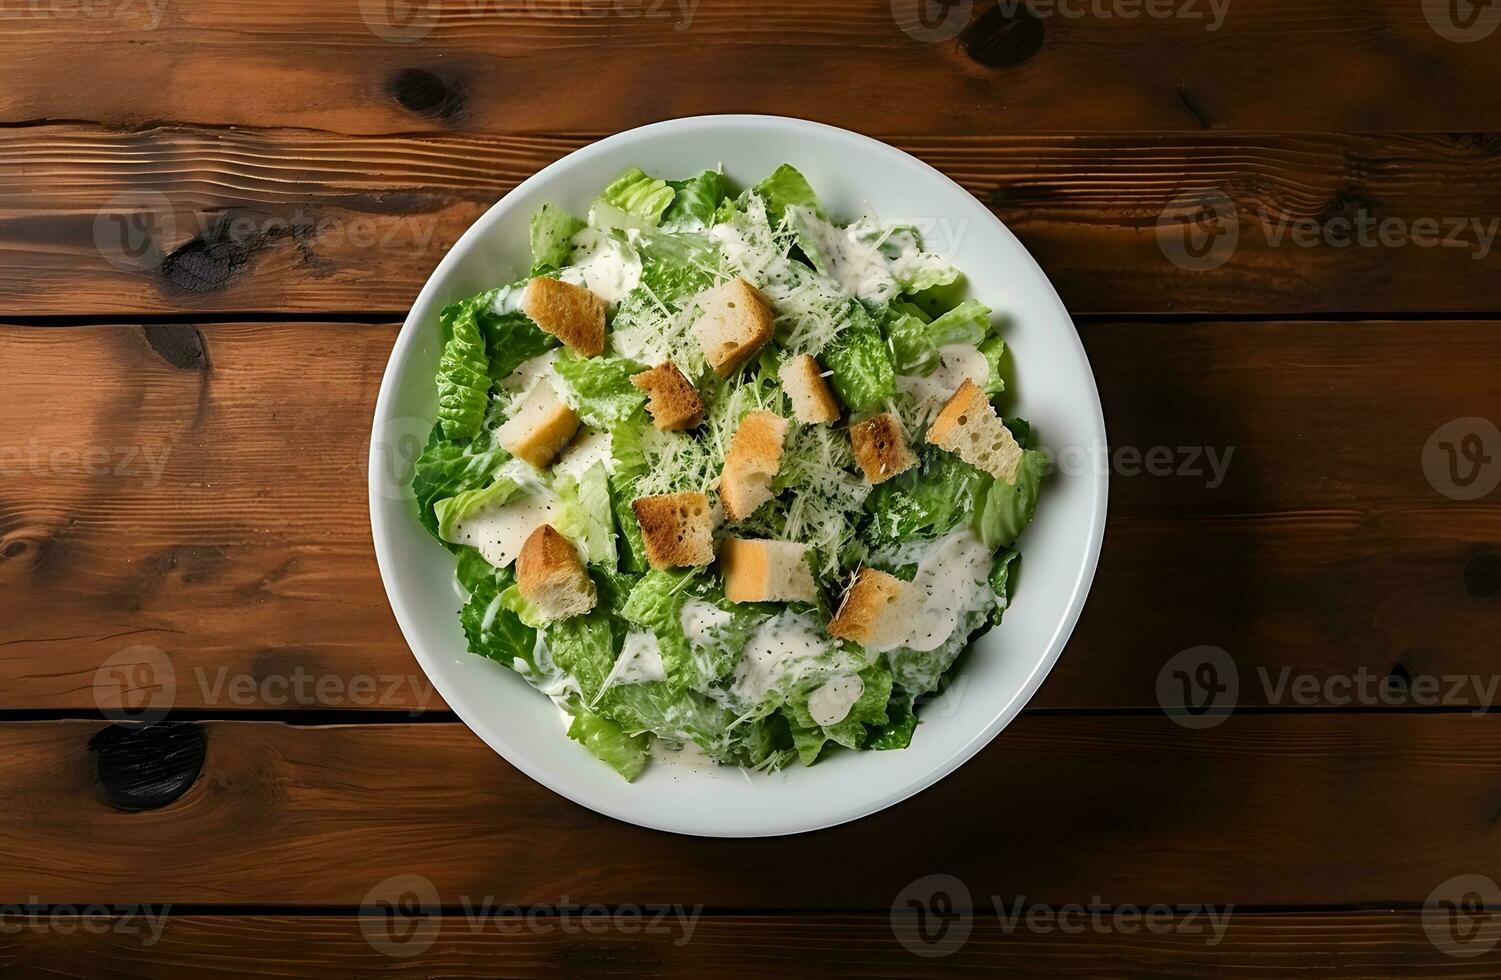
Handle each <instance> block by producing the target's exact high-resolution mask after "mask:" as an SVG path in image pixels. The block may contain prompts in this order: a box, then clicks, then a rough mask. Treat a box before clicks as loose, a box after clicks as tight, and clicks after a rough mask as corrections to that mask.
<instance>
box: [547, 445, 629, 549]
mask: <svg viewBox="0 0 1501 980" xmlns="http://www.w3.org/2000/svg"><path fill="white" fill-rule="evenodd" d="M555 489H556V490H557V494H558V497H559V498H560V499H561V500H562V502H563V506H562V509H561V510H560V512H559V513H558V515H557V517H556V518H555V519H554V520H553V524H554V526H556V527H557V529H558V531H559V533H561V534H562V535H563V536H564V537H566V538H568V539H569V540H570V541H572V542H573V543H574V545H575V546H576V547H577V548H578V549H579V551H580V552H581V553H582V554H583V556H584V561H585V562H587V563H588V564H590V565H602V566H604V567H605V568H608V569H610V570H611V571H614V570H615V568H616V567H617V559H616V554H615V521H614V518H613V516H612V512H611V509H610V484H609V477H608V476H607V475H606V473H605V466H604V464H603V463H595V464H594V465H593V466H591V467H589V468H588V469H587V470H585V471H584V472H583V474H582V475H581V476H580V477H579V478H578V479H576V480H575V479H574V478H573V477H572V476H568V475H564V476H562V477H561V478H559V479H558V481H557V483H556V485H555Z"/></svg>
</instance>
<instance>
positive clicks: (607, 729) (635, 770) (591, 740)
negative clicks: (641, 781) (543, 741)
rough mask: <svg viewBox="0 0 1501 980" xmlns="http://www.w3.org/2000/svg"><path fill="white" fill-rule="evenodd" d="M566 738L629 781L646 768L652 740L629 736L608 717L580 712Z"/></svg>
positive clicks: (571, 724) (640, 736)
mask: <svg viewBox="0 0 1501 980" xmlns="http://www.w3.org/2000/svg"><path fill="white" fill-rule="evenodd" d="M568 737H569V738H571V739H573V740H574V741H575V742H579V743H581V744H582V745H583V746H584V748H586V749H588V750H589V751H590V752H592V753H593V754H594V757H595V758H597V759H599V760H600V761H601V762H604V763H606V764H607V765H609V767H610V768H611V769H614V770H615V771H616V772H618V773H620V774H621V775H622V776H624V777H625V778H626V780H627V781H628V782H629V781H630V780H633V779H635V778H636V777H637V776H639V775H641V770H643V769H645V768H646V759H647V749H648V748H649V747H650V745H651V740H650V739H649V738H647V737H646V736H645V735H631V734H628V733H627V732H626V731H625V730H624V729H623V728H621V727H620V726H619V725H617V724H616V723H615V722H613V721H611V720H610V719H608V718H603V717H601V716H599V715H596V714H591V713H590V712H588V711H585V710H580V711H579V712H578V714H576V715H574V717H573V721H572V722H570V723H569V725H568Z"/></svg>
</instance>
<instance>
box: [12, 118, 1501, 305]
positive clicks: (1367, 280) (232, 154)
mask: <svg viewBox="0 0 1501 980" xmlns="http://www.w3.org/2000/svg"><path fill="white" fill-rule="evenodd" d="M591 138H592V137H590V136H587V135H586V136H547V137H543V136H461V135H443V136H421V137H417V136H413V137H391V136H380V137H368V138H350V137H343V136H335V135H330V134H327V133H316V132H305V131H295V130H278V131H271V132H257V131H240V130H220V129H201V128H191V127H153V128H150V129H147V130H144V131H141V132H117V131H111V130H106V129H101V128H98V127H92V126H72V125H55V126H40V127H22V128H18V129H13V130H8V131H0V250H3V254H4V255H5V261H4V262H3V263H0V296H4V297H5V298H6V301H7V309H8V311H9V312H10V313H11V315H53V314H58V315H90V314H105V313H108V314H118V313H140V314H143V315H144V314H149V313H159V312H162V311H189V312H202V313H209V312H214V311H221V312H239V311H244V310H255V311H263V312H267V313H270V312H288V313H316V314H328V313H330V312H335V311H351V312H358V311H367V310H379V311H398V312H399V311H402V310H405V309H406V308H407V306H409V305H410V303H411V301H412V299H413V298H414V297H415V296H416V293H417V291H418V289H420V288H421V286H422V284H423V282H424V281H425V280H426V278H427V276H428V275H429V274H430V272H431V271H432V269H433V267H434V266H435V265H436V264H437V262H438V261H439V260H440V259H441V258H442V256H443V255H444V254H445V252H446V251H447V250H448V248H449V247H450V246H451V245H452V243H453V242H454V241H455V240H456V239H457V238H458V236H459V235H460V234H461V233H462V232H463V231H464V230H465V229H466V228H467V227H468V226H469V225H470V224H471V223H472V222H473V221H474V219H475V218H477V217H478V216H479V215H480V214H481V213H483V211H484V210H485V209H486V208H487V207H488V206H489V205H490V204H491V203H493V202H494V201H495V200H496V199H498V198H499V197H501V196H502V195H504V194H505V193H506V192H507V191H508V190H509V189H510V188H512V187H513V186H515V184H516V183H517V182H519V181H520V180H522V179H524V178H525V177H527V176H529V175H530V174H532V173H534V172H535V171H536V170H538V169H540V168H541V167H543V166H545V165H546V164H548V163H550V162H552V161H553V160H555V159H557V158H558V157H560V156H562V155H564V154H565V153H567V152H569V151H570V150H572V149H574V148H576V147H578V146H580V145H582V144H583V143H585V142H588V141H589V140H590V139H591ZM893 142H895V143H896V144H897V145H899V146H901V147H903V148H905V149H908V150H910V151H911V152H913V153H915V154H917V155H918V156H919V157H921V158H923V159H924V160H926V161H928V162H929V163H931V164H933V165H934V166H935V167H937V168H938V169H940V170H942V171H944V172H945V173H947V174H949V175H950V176H952V177H953V178H954V179H956V180H958V181H959V182H960V183H962V184H963V185H964V186H965V187H966V188H968V189H969V190H970V191H971V192H972V193H973V194H974V195H975V196H976V197H977V198H978V199H979V200H981V201H983V202H986V203H987V204H988V205H989V206H990V207H991V208H992V209H993V210H994V211H995V213H996V214H997V215H999V216H1000V217H1001V218H1002V220H1004V221H1006V223H1007V224H1008V226H1009V227H1011V228H1012V230H1013V231H1015V232H1016V233H1017V234H1018V235H1019V236H1020V237H1021V238H1022V240H1023V242H1024V243H1025V244H1026V245H1027V247H1028V248H1029V249H1031V250H1032V252H1033V254H1034V255H1035V256H1036V257H1037V259H1038V261H1039V262H1040V263H1041V265H1042V267H1043V269H1044V271H1046V272H1047V273H1048V275H1049V276H1050V277H1051V278H1052V280H1053V282H1054V283H1055V284H1056V285H1057V287H1058V289H1059V292H1060V293H1061V295H1062V296H1063V299H1064V301H1065V303H1067V304H1068V306H1069V308H1070V309H1071V310H1073V311H1074V312H1076V313H1107V314H1108V313H1158V312H1174V313H1178V312H1193V311H1212V312H1218V313H1254V314H1259V315H1268V314H1281V315H1296V314H1298V313H1305V312H1324V311H1343V312H1350V311H1373V312H1381V311H1387V312H1392V311H1419V312H1428V313H1433V312H1439V311H1456V312H1459V311H1471V312H1473V311H1491V310H1498V309H1501V286H1498V283H1501V276H1497V274H1496V271H1497V262H1498V261H1501V259H1498V258H1497V256H1496V255H1495V254H1494V253H1493V249H1494V247H1495V245H1496V244H1497V243H1498V236H1501V191H1498V190H1497V188H1498V187H1501V153H1498V147H1501V143H1498V141H1497V140H1496V139H1495V138H1492V137H1450V136H1431V137H1430V136H1381V137H1376V136H1332V135H1318V136H1296V135H1289V134H1281V135H1277V134H1218V133H1215V134H1202V133H1196V134H1191V135H1181V136H1173V135H1144V136H1066V137H1064V136H1058V137H1048V136H1012V135H1003V136H986V137H979V136H965V137H948V136H933V137H927V136H913V135H907V134H898V135H897V136H896V137H895V138H894V139H893ZM1221 194H1222V195H1224V196H1223V197H1220V196H1216V195H1221ZM1185 202H1187V203H1186V204H1185ZM1204 202H1207V203H1208V205H1210V206H1218V207H1220V208H1221V209H1222V210H1223V214H1222V218H1223V219H1224V220H1217V219H1210V218H1205V219H1204V227H1205V228H1212V229H1217V234H1218V235H1219V236H1220V237H1218V238H1217V239H1215V241H1217V242H1220V243H1222V244H1221V245H1219V246H1218V247H1219V248H1221V249H1225V251H1213V250H1212V249H1213V248H1214V246H1209V245H1208V240H1207V239H1204V238H1202V237H1199V238H1195V240H1194V244H1197V245H1200V246H1204V247H1208V248H1211V251H1210V252H1209V253H1208V263H1212V262H1214V261H1216V260H1218V259H1220V258H1224V260H1225V261H1224V262H1223V264H1221V265H1218V266H1216V267H1214V268H1205V267H1203V266H1204V265H1205V264H1208V263H1201V262H1199V261H1197V260H1185V259H1184V255H1185V254H1186V253H1185V252H1184V249H1183V242H1184V238H1183V236H1184V230H1183V227H1182V226H1181V225H1179V224H1176V223H1174V222H1175V221H1176V219H1177V218H1179V217H1183V216H1185V215H1187V214H1188V212H1189V211H1191V210H1193V208H1195V207H1199V206H1200V205H1201V204H1203V203H1204ZM1232 212H1233V215H1232ZM1206 213H1209V212H1206ZM1164 215H1166V217H1164ZM934 219H935V221H938V220H947V222H948V224H947V225H943V227H948V228H952V229H955V233H956V234H962V233H963V228H964V225H963V221H964V220H965V219H964V218H963V216H947V217H945V216H934ZM1232 221H1233V228H1234V230H1235V238H1234V239H1233V242H1232V239H1231V237H1230V234H1229V231H1228V229H1229V228H1231V227H1232V224H1231V222H1232ZM1382 222H1385V223H1386V225H1385V227H1386V229H1387V231H1386V232H1385V233H1384V232H1383V231H1382V227H1383V225H1382ZM1159 226H1160V227H1159ZM1189 234H1192V235H1198V236H1202V234H1203V233H1202V232H1201V231H1196V230H1193V229H1190V231H1189ZM1383 234H1385V235H1386V238H1385V242H1387V243H1389V244H1383V237H1382V236H1383ZM1347 240H1348V241H1350V242H1351V244H1342V243H1344V242H1346V241H1347ZM1446 242H1447V244H1446ZM1232 244H1233V248H1228V249H1227V248H1226V247H1227V246H1231V245H1232ZM971 271H972V272H976V271H977V270H971Z"/></svg>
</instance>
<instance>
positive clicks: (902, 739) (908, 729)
mask: <svg viewBox="0 0 1501 980" xmlns="http://www.w3.org/2000/svg"><path fill="white" fill-rule="evenodd" d="M916 730H917V715H916V714H915V713H913V711H912V705H911V698H909V697H906V696H905V695H903V696H900V697H895V698H892V699H891V701H890V702H889V703H888V704H887V705H886V723H885V724H884V725H874V726H872V727H871V728H870V730H869V734H868V735H867V736H866V739H865V747H866V748H867V749H876V750H882V751H884V750H890V749H905V748H906V747H907V746H909V745H911V744H912V733H913V732H915V731H916Z"/></svg>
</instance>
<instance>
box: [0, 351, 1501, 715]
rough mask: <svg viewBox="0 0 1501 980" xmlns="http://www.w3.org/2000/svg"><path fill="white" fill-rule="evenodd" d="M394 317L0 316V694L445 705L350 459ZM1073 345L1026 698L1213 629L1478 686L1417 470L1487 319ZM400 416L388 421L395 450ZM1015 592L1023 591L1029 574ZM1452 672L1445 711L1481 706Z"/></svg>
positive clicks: (1497, 509) (1482, 412) (1122, 685)
mask: <svg viewBox="0 0 1501 980" xmlns="http://www.w3.org/2000/svg"><path fill="white" fill-rule="evenodd" d="M393 335H394V331H393V328H391V327H387V326H360V325H315V324H290V325H275V324H221V325H215V326H206V327H203V328H201V329H200V328H194V327H191V326H186V325H178V326H171V327H151V328H145V329H141V328H130V327H104V328H68V329H56V328H35V327H33V328H14V327H12V328H7V329H5V330H3V331H0V362H4V363H7V364H24V365H27V370H25V371H23V372H20V373H19V374H17V375H14V376H13V377H12V378H11V379H10V380H9V382H8V383H7V385H6V386H5V387H4V388H3V389H0V414H3V415H4V417H6V418H7V419H9V420H10V423H9V424H10V430H9V431H10V433H11V434H10V435H8V436H0V467H4V476H5V480H4V482H3V484H0V671H3V675H4V683H3V684H0V707H4V708H12V709H14V708H81V709H87V710H93V709H94V708H95V707H96V706H97V704H98V701H97V697H98V696H99V694H100V692H101V691H109V690H113V691H115V692H116V695H115V696H116V697H118V693H119V690H120V688H119V685H121V684H124V685H126V688H125V690H126V691H127V692H133V694H132V696H134V697H137V698H148V697H150V696H151V692H152V691H154V690H155V688H156V686H157V683H158V681H160V678H158V677H156V676H155V675H154V674H152V673H151V672H150V671H149V670H147V671H146V672H145V674H144V678H143V679H142V678H141V677H139V676H138V675H139V674H140V672H141V668H140V665H141V664H145V663H147V662H148V661H149V660H150V658H151V657H152V656H158V657H162V656H164V657H166V658H168V659H169V660H170V663H171V664H172V666H173V671H172V674H173V677H174V678H175V681H176V690H175V694H174V701H173V704H175V706H177V707H179V708H213V709H217V710H224V711H234V710H238V709H240V708H248V707H258V708H266V707H273V708H300V707H323V708H351V707H366V708H385V709H392V710H402V711H406V710H414V709H415V710H420V709H421V708H422V707H424V706H426V707H440V706H441V700H440V699H438V698H437V697H436V695H435V694H434V693H433V692H432V690H431V688H430V687H429V686H428V684H427V681H426V679H425V678H424V677H423V675H422V672H421V671H420V669H419V668H418V667H417V665H416V663H415V661H414V660H413V659H412V657H411V654H410V652H409V651H408V650H407V648H406V646H405V644H404V642H403V640H402V638H401V636H400V633H399V631H398V630H397V628H396V625H395V622H394V621H393V619H392V617H391V614H390V612H389V609H388V606H387V603H386V599H385V595H384V592H383V590H382V587H381V584H380V580H379V576H378V574H377V570H376V567H375V560H374V556H373V554H372V550H371V542H370V531H369V518H368V514H367V510H366V494H367V488H366V469H365V455H366V446H367V442H368V438H369V424H370V418H371V415H372V412H373V405H374V399H375V393H376V386H377V384H378V379H379V377H380V375H381V372H382V369H383V367H384V364H385V360H386V357H387V355H388V353H389V351H390V346H391V343H392V338H393ZM1083 336H1084V339H1085V342H1086V346H1087V348H1088V351H1089V354H1090V357H1091V360H1092V362H1093V364H1094V367H1095V370H1096V373H1097V376H1098V379H1099V384H1100V388H1101V395H1102V398H1103V401H1104V406H1105V412H1106V421H1107V426H1108V431H1109V434H1110V437H1111V440H1112V447H1113V455H1112V460H1113V464H1112V465H1113V476H1112V486H1111V505H1110V521H1109V526H1108V530H1107V546H1106V548H1105V550H1104V555H1103V559H1102V562H1101V566H1100V570H1099V574H1098V576H1097V578H1096V581H1095V585H1094V588H1093V591H1092V593H1091V596H1090V599H1089V602H1088V604H1087V605H1086V607H1085V612H1084V616H1083V619H1082V620H1081V622H1080V624H1079V626H1078V628H1077V630H1076V631H1075V634H1074V638H1073V640H1072V641H1071V643H1070V645H1069V648H1068V649H1067V650H1066V651H1065V653H1064V655H1063V657H1062V659H1061V660H1060V662H1059V663H1058V665H1057V666H1056V667H1055V669H1054V672H1053V675H1052V677H1051V678H1050V680H1049V682H1048V683H1047V684H1046V685H1045V686H1044V688H1043V690H1042V691H1041V692H1040V693H1039V695H1038V697H1037V699H1036V700H1035V701H1034V702H1033V704H1034V706H1036V707H1142V706H1145V707H1155V705H1156V704H1157V693H1156V681H1157V676H1158V672H1159V670H1160V669H1161V668H1162V666H1163V664H1164V663H1165V662H1166V661H1167V659H1168V658H1169V657H1171V656H1173V655H1174V654H1176V653H1177V652H1178V651H1180V650H1183V649H1186V648H1189V647H1194V646H1199V645H1204V644H1210V645H1215V646H1219V647H1222V648H1224V649H1226V650H1227V651H1229V652H1230V653H1231V654H1232V656H1233V657H1234V658H1235V659H1236V661H1237V663H1238V664H1239V669H1240V676H1241V694H1240V697H1241V703H1242V704H1243V705H1264V704H1268V703H1274V704H1280V705H1282V706H1284V707H1299V706H1304V702H1303V701H1297V700H1293V699H1292V698H1291V692H1283V693H1278V692H1277V690H1276V689H1275V685H1274V684H1273V682H1274V681H1275V680H1276V678H1278V677H1279V676H1280V675H1281V672H1282V671H1283V670H1284V669H1285V670H1287V671H1289V672H1291V673H1292V674H1294V675H1301V674H1308V675H1311V676H1313V677H1315V678H1318V679H1320V681H1321V682H1322V680H1324V679H1327V678H1329V677H1335V676H1353V675H1355V674H1357V673H1359V672H1362V671H1363V672H1366V673H1370V674H1373V675H1374V676H1375V678H1380V677H1384V676H1386V675H1387V674H1389V673H1396V674H1398V675H1400V674H1404V673H1405V674H1406V675H1407V676H1408V677H1409V678H1414V677H1417V676H1432V677H1435V678H1442V677H1445V676H1450V675H1471V674H1474V675H1479V676H1480V677H1481V680H1482V684H1484V683H1486V680H1485V679H1486V678H1490V677H1492V676H1493V675H1494V674H1495V667H1494V664H1493V662H1492V656H1491V650H1492V648H1493V640H1494V637H1495V627H1496V622H1497V619H1496V617H1497V615H1498V613H1501V590H1498V587H1497V582H1498V581H1501V575H1498V573H1497V571H1496V569H1497V568H1498V567H1501V501H1498V499H1497V496H1496V494H1494V493H1493V494H1491V495H1490V496H1488V497H1485V498H1482V499H1479V500H1474V501H1468V502H1465V501H1455V500H1452V499H1449V498H1448V497H1446V496H1444V495H1443V494H1441V493H1440V492H1439V491H1438V490H1437V489H1435V486H1434V485H1433V484H1431V483H1429V481H1428V479H1427V477H1426V476H1425V473H1424V469H1423V466H1422V459H1421V457H1422V453H1423V451H1424V447H1425V445H1426V444H1427V443H1428V441H1429V439H1430V437H1431V436H1432V434H1433V433H1434V432H1435V431H1436V430H1437V429H1438V428H1439V427H1440V426H1442V425H1444V424H1445V423H1448V422H1450V421H1451V420H1453V419H1456V418H1464V417H1470V416H1482V417H1494V391H1495V381H1494V370H1493V368H1494V364H1495V363H1496V360H1497V355H1498V346H1501V333H1498V331H1497V330H1496V325H1495V324H1492V323H1482V322H1476V323H1411V324H1406V323H1404V324H1395V323H1381V322H1368V323H1348V324H1345V323H1334V324H1310V323H1283V324H1247V323H1242V324H1195V325H1187V324H1173V325H1168V326H1163V325H1152V324H1142V323H1112V324H1098V325H1091V326H1087V327H1085V328H1083ZM310 371H311V372H313V373H314V374H315V376H316V378H317V383H316V384H310V383H309V380H308V379H309V372H310ZM1022 380H1023V383H1027V376H1026V374H1025V372H1023V375H1022ZM410 428H411V431H409V432H395V431H394V430H393V433H392V438H393V439H404V440H406V441H407V442H408V443H409V446H410V448H411V450H412V451H413V452H415V451H417V450H418V449H420V445H421V441H422V439H423V438H425V426H424V425H423V424H422V423H421V421H420V420H415V421H414V422H413V424H412V426H411V427H410ZM1043 436H1044V439H1046V432H1045V431H1044V433H1043ZM1158 447H1161V448H1160V449H1159V448H1158ZM1059 450H1060V466H1062V465H1063V464H1065V463H1066V464H1068V465H1069V466H1071V467H1078V466H1082V465H1095V464H1094V463H1086V461H1085V458H1084V457H1076V456H1073V455H1072V454H1071V451H1070V448H1069V447H1059ZM1133 453H1134V454H1135V455H1132V454H1133ZM1164 454H1165V455H1164ZM1091 458H1095V457H1091ZM1216 461H1217V462H1216ZM1216 465H1218V466H1219V467H1220V469H1218V470H1217V469H1216ZM1043 506H1044V507H1045V506H1046V498H1044V503H1043ZM1023 545H1024V546H1025V540H1024V541H1023ZM1020 583H1021V586H1020V587H1021V591H1020V594H1019V599H1018V601H1025V597H1026V591H1025V590H1026V587H1027V580H1026V572H1025V567H1024V568H1023V571H1022V573H1021V578H1020ZM142 645H144V646H148V647H153V648H156V649H159V650H161V651H164V653H163V654H157V655H152V654H149V653H148V654H141V653H140V652H139V651H136V652H134V653H132V652H130V651H131V649H132V648H134V647H137V646H142ZM111 658H115V659H113V660H112V659H111ZM102 667H109V668H110V669H109V670H108V671H107V672H106V673H103V674H101V673H99V671H100V670H101V668H102ZM133 678H134V679H133ZM299 678H301V680H299ZM322 678H327V680H324V681H322V685H323V686H322V687H321V688H320V687H319V679H322ZM1374 682H1375V681H1374V679H1373V680H1372V681H1371V683H1374ZM101 685H102V686H101ZM1465 690H1466V693H1465V694H1464V698H1462V699H1449V700H1448V701H1447V702H1446V703H1449V704H1451V705H1453V706H1454V707H1456V708H1462V707H1464V706H1466V705H1471V706H1476V707H1478V706H1479V703H1478V702H1479V701H1480V700H1481V697H1482V695H1481V694H1480V693H1477V691H1480V690H1482V689H1477V688H1473V687H1470V688H1466V689H1465ZM1335 693H1336V695H1337V694H1338V692H1335ZM143 703H144V702H143ZM1398 703H1399V704H1410V703H1414V699H1412V698H1408V699H1405V700H1403V699H1399V700H1398ZM1417 703H1422V702H1420V701H1419V702H1417ZM1329 704H1330V701H1329V699H1328V698H1326V697H1324V696H1323V695H1322V694H1320V695H1319V696H1317V697H1315V698H1313V700H1312V701H1311V702H1308V706H1329ZM1377 706H1380V705H1377Z"/></svg>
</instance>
